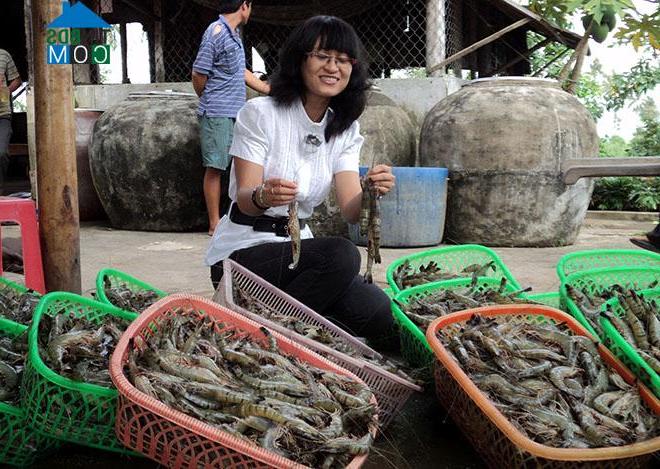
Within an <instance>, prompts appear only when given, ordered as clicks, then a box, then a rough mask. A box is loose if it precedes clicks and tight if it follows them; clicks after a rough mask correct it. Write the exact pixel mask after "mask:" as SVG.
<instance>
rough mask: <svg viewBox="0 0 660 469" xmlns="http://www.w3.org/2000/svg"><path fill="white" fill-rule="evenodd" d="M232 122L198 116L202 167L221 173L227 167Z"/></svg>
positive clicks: (229, 158) (224, 119)
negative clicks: (217, 170) (218, 170)
mask: <svg viewBox="0 0 660 469" xmlns="http://www.w3.org/2000/svg"><path fill="white" fill-rule="evenodd" d="M234 121H235V120H234V119H232V118H230V117H208V116H206V115H203V116H199V139H200V143H201V146H202V165H203V166H204V167H206V168H215V169H220V170H223V171H224V170H226V169H227V168H228V167H229V162H230V161H231V157H230V156H229V148H230V147H231V139H232V136H233V135H234Z"/></svg>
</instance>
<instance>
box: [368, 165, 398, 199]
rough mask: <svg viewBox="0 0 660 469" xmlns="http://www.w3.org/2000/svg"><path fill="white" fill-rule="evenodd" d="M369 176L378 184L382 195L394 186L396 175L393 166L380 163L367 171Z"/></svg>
mask: <svg viewBox="0 0 660 469" xmlns="http://www.w3.org/2000/svg"><path fill="white" fill-rule="evenodd" d="M367 178H368V179H369V181H370V182H371V183H372V184H373V185H375V186H376V189H378V193H379V194H380V195H385V194H387V193H388V192H389V191H390V190H392V188H393V187H394V182H395V181H396V176H394V174H392V168H391V167H390V166H387V165H386V164H378V165H376V166H374V167H373V168H371V169H370V170H369V171H368V172H367Z"/></svg>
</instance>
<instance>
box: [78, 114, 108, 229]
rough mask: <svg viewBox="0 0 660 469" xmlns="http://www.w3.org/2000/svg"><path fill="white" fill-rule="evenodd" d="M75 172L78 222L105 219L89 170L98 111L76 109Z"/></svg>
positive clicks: (98, 115)
mask: <svg viewBox="0 0 660 469" xmlns="http://www.w3.org/2000/svg"><path fill="white" fill-rule="evenodd" d="M74 112H75V115H76V171H77V174H78V209H79V210H78V214H79V216H80V221H92V220H102V219H105V218H107V216H106V214H105V211H104V210H103V206H102V205H101V201H100V200H99V196H98V195H97V193H96V188H95V187H94V182H93V181H92V174H91V171H90V168H89V142H90V140H91V138H92V132H93V130H94V124H95V123H96V121H97V120H98V118H99V117H100V116H101V115H102V114H103V111H101V110H98V109H83V108H76V109H75V110H74Z"/></svg>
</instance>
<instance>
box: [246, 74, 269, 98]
mask: <svg viewBox="0 0 660 469" xmlns="http://www.w3.org/2000/svg"><path fill="white" fill-rule="evenodd" d="M245 84H246V85H248V86H249V87H250V88H252V89H253V90H254V91H257V92H259V93H261V94H265V95H269V94H270V83H268V82H267V81H261V80H259V79H258V78H257V76H256V75H255V74H254V73H252V72H251V71H250V70H248V69H245Z"/></svg>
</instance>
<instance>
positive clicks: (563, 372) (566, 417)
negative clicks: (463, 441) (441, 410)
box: [438, 315, 660, 448]
mask: <svg viewBox="0 0 660 469" xmlns="http://www.w3.org/2000/svg"><path fill="white" fill-rule="evenodd" d="M438 337H439V339H440V340H441V341H442V343H443V344H444V345H445V347H446V348H447V350H448V351H450V354H451V355H452V356H453V357H454V359H455V360H456V361H457V362H458V363H459V364H460V366H461V367H462V368H463V370H464V371H465V372H466V373H467V375H468V376H469V377H470V379H471V380H472V381H473V382H474V383H475V384H476V385H477V387H479V389H480V390H481V391H483V392H484V393H485V394H486V395H487V396H488V397H489V399H490V400H491V401H492V402H493V403H494V404H495V406H496V407H497V408H498V409H499V410H500V411H501V412H502V413H503V414H504V415H505V416H506V417H507V418H508V419H509V420H510V421H511V422H512V423H513V424H514V425H515V426H516V427H517V428H518V429H519V430H520V431H521V432H523V434H525V435H527V436H528V437H529V438H531V439H532V440H534V441H536V442H538V443H541V444H544V445H548V446H552V447H557V448H600V447H607V446H622V445H626V444H630V443H635V442H640V441H644V440H648V439H651V438H654V437H656V436H658V434H659V433H660V419H659V418H658V417H657V416H656V415H654V414H653V413H652V411H651V410H650V409H649V408H648V407H647V405H646V404H645V403H644V402H643V401H642V400H641V398H640V394H639V391H638V389H637V388H636V387H634V386H631V385H629V384H627V383H626V382H625V381H624V380H623V378H621V376H620V375H618V374H617V373H616V372H615V371H614V370H612V369H610V368H609V367H608V366H607V365H606V364H605V363H604V362H603V360H602V359H601V357H600V354H599V353H598V350H597V347H596V344H595V343H594V342H593V341H592V340H591V339H590V338H588V337H585V336H580V335H574V334H572V333H571V332H570V330H569V329H568V328H567V327H566V326H564V325H562V324H554V323H551V322H545V323H531V322H520V321H514V320H511V319H508V318H505V317H502V318H484V317H481V316H478V315H474V316H473V317H472V318H471V319H470V320H469V321H468V322H467V323H465V325H464V326H463V327H459V326H455V327H451V328H447V329H441V330H440V331H439V332H438Z"/></svg>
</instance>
